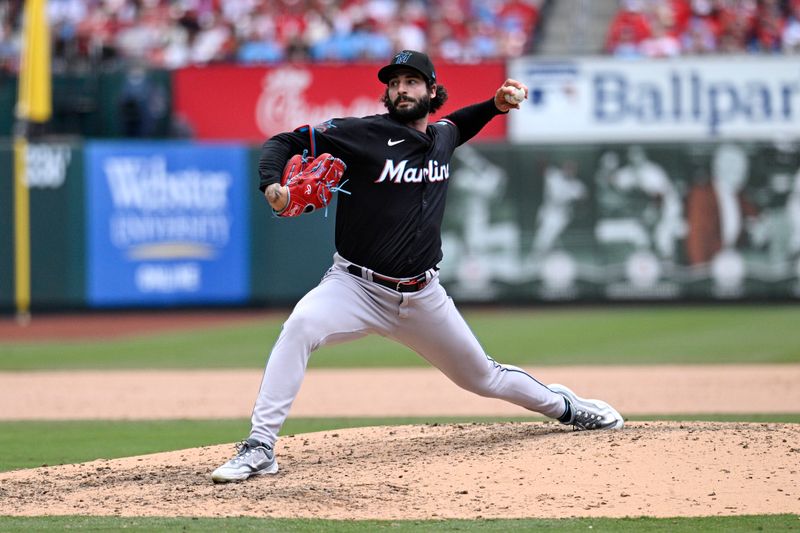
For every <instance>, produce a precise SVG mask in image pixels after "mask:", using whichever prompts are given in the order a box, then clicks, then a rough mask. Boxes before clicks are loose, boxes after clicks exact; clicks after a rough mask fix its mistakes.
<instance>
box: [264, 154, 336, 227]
mask: <svg viewBox="0 0 800 533" xmlns="http://www.w3.org/2000/svg"><path fill="white" fill-rule="evenodd" d="M346 168H347V165H345V164H344V161H342V160H341V159H339V158H337V157H333V156H332V155H331V154H321V155H319V156H318V157H317V158H316V159H314V160H313V161H309V160H308V158H306V157H304V155H299V154H298V155H295V156H292V158H291V159H289V161H287V162H286V166H285V167H284V168H283V175H282V176H281V185H285V186H286V187H287V188H288V190H289V202H288V203H287V204H286V207H284V208H283V210H281V211H280V212H276V214H277V215H278V216H279V217H296V216H298V215H302V214H303V213H311V212H312V211H314V210H315V209H320V208H323V207H327V206H328V204H329V203H330V202H331V198H332V197H333V193H334V192H336V191H337V190H339V189H338V187H337V186H338V185H339V181H340V180H341V179H342V175H343V174H344V171H345V169H346Z"/></svg>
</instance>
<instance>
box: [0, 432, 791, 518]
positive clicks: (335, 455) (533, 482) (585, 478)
mask: <svg viewBox="0 0 800 533" xmlns="http://www.w3.org/2000/svg"><path fill="white" fill-rule="evenodd" d="M232 451H233V448H232V447H231V446H230V445H223V446H213V447H206V448H199V449H193V450H182V451H178V452H169V453H160V454H154V455H147V456H141V457H131V458H126V459H118V460H100V461H93V462H89V463H84V464H77V465H65V466H56V467H43V468H36V469H31V470H21V471H16V472H6V473H3V474H0V515H42V514H58V515H61V514H80V515H119V516H262V517H264V516H271V517H314V518H342V519H343V518H347V519H429V518H478V517H484V518H523V517H541V518H555V517H559V518H560V517H569V516H608V517H621V516H659V517H663V516H708V515H738V514H768V513H798V512H800V489H799V488H798V486H797V483H796V481H797V478H798V469H800V467H798V464H800V432H798V431H797V426H793V425H790V424H741V423H666V422H664V423H661V422H651V423H631V424H629V425H628V426H626V428H625V429H624V430H622V431H617V432H580V433H579V432H573V431H571V430H569V429H567V428H564V427H563V426H560V425H557V424H554V423H504V424H451V425H426V426H420V425H417V426H403V427H375V428H360V429H348V430H340V431H329V432H321V433H313V434H306V435H298V436H294V437H286V438H283V439H282V440H281V441H280V442H279V445H278V454H279V455H278V461H279V463H280V467H281V470H280V472H279V473H278V474H277V475H275V476H264V477H259V478H254V479H250V480H248V481H246V482H243V483H238V484H229V485H214V484H212V483H211V481H210V478H209V473H210V472H211V470H213V469H214V468H215V467H216V466H218V465H219V464H221V463H222V462H224V461H225V460H227V459H228V458H229V457H230V456H231V452H232Z"/></svg>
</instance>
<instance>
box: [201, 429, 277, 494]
mask: <svg viewBox="0 0 800 533" xmlns="http://www.w3.org/2000/svg"><path fill="white" fill-rule="evenodd" d="M236 451H237V453H236V457H234V458H233V459H231V460H230V461H228V462H227V463H225V464H224V465H222V466H220V467H219V468H217V469H216V470H214V472H212V473H211V479H212V480H213V481H214V483H227V482H229V481H242V480H245V479H247V478H249V477H250V476H262V475H264V474H277V473H278V461H276V460H275V451H274V450H273V449H272V446H270V445H269V444H265V443H263V442H258V441H257V440H255V439H247V440H246V441H243V442H240V443H239V444H237V445H236Z"/></svg>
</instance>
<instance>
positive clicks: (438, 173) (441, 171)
mask: <svg viewBox="0 0 800 533" xmlns="http://www.w3.org/2000/svg"><path fill="white" fill-rule="evenodd" d="M449 178H450V163H445V164H444V165H442V164H440V163H439V162H438V161H433V160H431V161H428V165H427V166H426V167H423V168H418V167H408V160H407V159H403V160H402V161H400V162H399V163H397V164H395V162H394V160H393V159H387V160H386V163H384V165H383V170H381V175H380V176H378V179H376V180H375V183H382V182H384V181H385V182H387V183H422V182H423V181H425V180H427V181H429V182H431V183H434V182H437V181H444V180H446V179H449Z"/></svg>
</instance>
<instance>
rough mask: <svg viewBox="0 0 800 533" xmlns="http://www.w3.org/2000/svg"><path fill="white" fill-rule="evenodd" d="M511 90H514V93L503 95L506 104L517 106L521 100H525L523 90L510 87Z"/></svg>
mask: <svg viewBox="0 0 800 533" xmlns="http://www.w3.org/2000/svg"><path fill="white" fill-rule="evenodd" d="M511 88H512V89H513V90H514V92H513V93H511V94H506V95H505V99H506V102H508V103H509V104H511V105H514V104H519V103H521V102H522V101H523V100H525V90H524V89H520V88H519V87H511Z"/></svg>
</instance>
